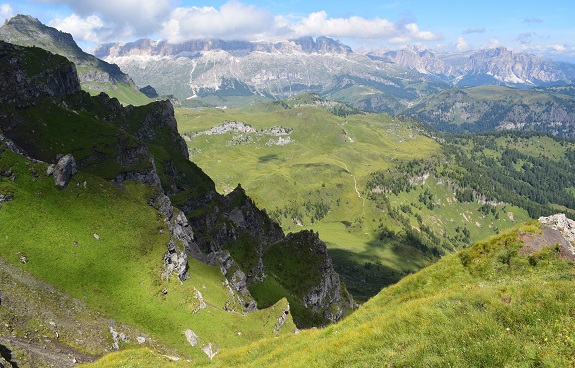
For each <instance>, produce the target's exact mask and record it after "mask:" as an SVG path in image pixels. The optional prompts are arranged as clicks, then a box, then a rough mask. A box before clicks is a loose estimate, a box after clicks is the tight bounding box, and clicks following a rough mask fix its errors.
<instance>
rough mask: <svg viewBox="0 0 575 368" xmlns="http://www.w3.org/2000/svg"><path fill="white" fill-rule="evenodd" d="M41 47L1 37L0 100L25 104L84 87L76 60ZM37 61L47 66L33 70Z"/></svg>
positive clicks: (14, 104) (15, 104) (18, 104)
mask: <svg viewBox="0 0 575 368" xmlns="http://www.w3.org/2000/svg"><path fill="white" fill-rule="evenodd" d="M37 50H39V49H33V48H24V47H19V46H15V45H12V44H9V43H6V42H3V41H0V65H2V69H1V70H0V90H1V91H2V93H0V104H3V103H7V104H11V105H13V106H15V107H17V108H25V107H29V106H32V105H34V104H35V103H36V102H37V101H38V99H40V98H42V97H55V98H60V97H63V96H66V95H68V94H71V93H75V92H78V91H80V89H81V88H80V82H79V80H78V76H77V74H76V67H75V66H74V64H72V63H70V62H69V61H68V60H66V59H65V58H64V57H62V56H58V55H52V54H49V53H45V52H40V53H38V52H37ZM38 58H40V60H38ZM33 62H43V63H45V65H47V67H46V68H41V69H39V70H35V71H33V70H30V64H31V63H33ZM1 118H2V116H1V115H0V119H1ZM5 129H6V128H5ZM4 131H5V133H6V130H4Z"/></svg>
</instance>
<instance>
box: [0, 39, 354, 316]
mask: <svg viewBox="0 0 575 368" xmlns="http://www.w3.org/2000/svg"><path fill="white" fill-rule="evenodd" d="M0 59H1V60H2V61H4V60H6V63H5V65H7V67H6V68H5V69H4V70H3V71H2V73H1V74H0V77H1V78H0V84H2V86H4V87H5V88H3V89H2V91H3V92H2V96H0V132H1V133H2V134H3V135H4V136H5V137H6V138H7V139H9V140H11V141H12V142H13V143H14V145H15V146H16V147H18V148H19V150H20V151H21V152H23V153H24V154H25V155H27V156H29V157H31V158H33V159H35V160H41V161H44V162H47V163H56V161H57V160H58V159H59V158H60V157H62V155H64V154H72V155H73V157H74V159H75V162H76V164H77V169H78V170H80V171H84V172H86V173H89V174H92V175H97V176H100V177H102V178H104V179H106V180H108V181H112V182H114V183H117V184H121V183H123V182H124V181H126V180H136V181H139V182H142V183H145V184H149V185H152V186H155V187H156V188H157V189H158V190H159V191H160V192H161V193H163V194H162V196H163V197H155V198H153V199H152V200H151V201H150V204H151V205H152V206H154V208H156V209H157V210H158V211H160V213H161V214H162V215H163V216H164V218H165V221H166V222H167V223H168V224H169V226H168V227H169V229H170V233H171V238H170V241H169V243H168V244H167V247H168V252H167V253H166V256H165V257H164V261H165V266H166V268H167V269H169V272H168V273H171V272H176V273H177V275H178V278H179V279H180V280H182V281H183V280H185V279H186V278H187V277H188V276H191V275H192V274H193V270H189V269H188V265H187V262H186V257H187V255H186V254H185V253H182V251H183V250H184V249H185V251H186V252H187V254H189V255H191V256H193V257H194V258H197V259H199V260H202V261H204V262H206V263H208V264H212V265H217V266H220V268H221V270H222V272H223V273H224V274H225V275H226V277H227V278H228V280H229V282H230V284H231V285H232V287H233V288H234V289H235V290H236V291H237V292H240V293H241V294H242V295H243V301H244V307H245V308H246V309H247V310H248V311H249V310H254V309H255V307H256V303H255V302H254V298H253V297H252V291H254V290H255V292H253V294H254V295H255V301H256V302H257V303H258V304H261V306H269V305H271V304H274V303H275V302H277V301H279V300H280V299H281V298H283V297H287V298H288V300H289V301H290V303H292V304H293V305H292V307H293V308H292V311H293V314H294V319H295V320H296V323H298V326H302V327H307V326H313V325H323V324H326V323H328V322H329V321H335V320H338V319H340V318H341V317H342V316H343V312H344V311H345V310H347V309H349V308H350V307H351V306H353V301H352V299H351V297H350V296H349V295H348V294H347V292H346V291H345V287H343V285H342V284H340V282H339V278H338V276H337V274H336V273H335V271H334V270H333V267H332V264H331V260H330V259H329V256H328V255H327V252H326V251H325V245H324V244H323V243H321V241H319V239H317V236H315V237H314V236H308V235H309V234H308V235H306V234H300V235H290V236H288V237H285V236H284V234H283V232H282V230H281V228H280V227H279V226H278V225H277V224H276V223H274V222H273V221H272V220H270V219H269V217H268V216H267V214H266V213H265V212H264V211H261V210H259V209H257V208H256V206H255V205H254V203H253V201H251V199H249V198H248V197H247V196H246V194H245V192H244V191H243V190H242V189H241V187H238V188H237V189H236V190H235V191H233V192H232V193H230V194H229V195H228V196H222V195H219V194H218V193H216V191H215V188H214V183H213V181H212V180H211V179H210V178H209V177H208V176H206V175H205V174H204V173H203V172H202V171H201V169H199V168H198V167H197V166H196V165H195V164H193V163H192V162H190V161H189V159H188V151H187V147H186V144H185V142H184V140H183V139H182V138H181V137H180V136H179V134H178V132H177V123H176V120H175V118H174V111H173V107H172V106H171V104H170V103H169V102H168V101H160V102H154V103H151V104H149V105H146V106H141V107H132V106H128V107H123V106H122V105H121V104H120V103H119V102H118V100H116V99H114V98H109V97H108V96H106V95H105V94H100V95H98V96H95V97H90V96H89V95H88V94H87V93H85V92H81V91H80V88H79V82H78V78H77V76H76V74H75V69H74V66H73V64H71V63H70V62H68V61H66V60H65V59H64V58H62V57H59V56H55V55H52V54H50V53H47V52H45V51H43V50H41V49H38V48H23V47H19V46H13V45H10V44H7V43H3V42H2V43H0ZM12 60H16V61H17V62H10V61H12ZM45 61H48V66H47V68H46V67H45ZM50 68H51V69H50ZM17 76H21V77H20V78H18V77H17ZM171 203H174V204H175V206H176V207H178V208H181V209H182V211H183V214H185V216H184V215H183V214H182V213H180V212H179V211H178V210H176V209H174V208H172V205H171ZM186 217H187V218H186ZM188 218H189V223H188ZM296 239H297V240H296ZM296 243H297V244H300V245H299V246H294V244H296ZM306 247H309V248H310V249H316V250H317V251H314V252H313V257H312V258H310V257H302V255H301V254H299V253H300V250H301V249H304V248H306ZM266 249H270V251H267V250H266ZM271 249H273V252H272V251H271ZM306 249H307V248H306ZM280 250H281V252H280V253H282V254H283V257H284V259H288V258H291V259H306V260H308V261H310V263H309V265H310V267H309V269H308V271H307V273H305V274H301V273H297V272H292V273H282V272H279V271H278V272H275V273H274V275H273V284H274V285H272V281H271V280H272V278H269V277H268V274H267V272H268V269H269V270H277V269H278V266H277V265H276V264H275V263H274V262H276V258H277V257H272V256H269V255H271V254H274V252H277V251H280ZM286 257H287V258H286ZM316 266H318V267H317V268H316ZM192 277H193V276H192ZM286 277H288V278H289V279H286ZM310 280H314V282H313V283H310ZM278 285H279V287H277V286H278ZM300 285H306V287H305V288H302V287H300ZM272 286H273V287H272ZM272 289H273V290H274V291H273V293H272V292H271V290H272ZM278 290H279V292H278Z"/></svg>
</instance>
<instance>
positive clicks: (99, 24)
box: [49, 14, 106, 43]
mask: <svg viewBox="0 0 575 368" xmlns="http://www.w3.org/2000/svg"><path fill="white" fill-rule="evenodd" d="M49 25H50V26H52V27H54V28H57V29H59V30H61V31H64V32H68V33H71V34H72V35H73V36H74V38H75V39H78V40H82V41H87V42H94V43H98V42H101V41H102V39H105V38H106V37H103V33H104V31H105V28H104V22H103V21H102V20H101V19H100V18H99V17H98V16H96V15H90V16H88V17H86V18H81V17H79V16H78V15H76V14H72V15H70V16H68V17H66V18H63V19H59V18H56V19H53V20H52V21H50V24H49Z"/></svg>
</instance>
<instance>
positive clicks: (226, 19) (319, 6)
mask: <svg viewBox="0 0 575 368" xmlns="http://www.w3.org/2000/svg"><path fill="white" fill-rule="evenodd" d="M19 13H22V14H29V15H32V16H34V17H36V18H38V19H40V20H41V21H42V22H43V23H45V24H48V25H51V26H53V27H56V28H58V29H61V30H63V31H66V32H69V33H71V34H72V35H73V36H74V38H75V39H76V41H77V42H78V43H80V45H81V46H83V47H84V48H87V49H89V48H90V47H93V46H94V45H96V44H98V43H106V42H115V41H124V42H126V41H132V40H136V39H138V38H143V37H149V38H153V39H166V40H168V41H170V42H182V41H186V40H189V39H197V38H222V39H241V40H279V39H287V38H294V37H301V36H313V37H317V36H322V35H324V36H330V37H334V38H337V39H340V40H341V41H342V42H344V43H346V44H348V45H350V46H351V47H352V48H354V49H355V50H360V49H370V50H371V49H398V48H401V47H403V46H406V45H414V44H417V45H420V46H421V47H424V48H432V49H436V50H438V51H442V52H456V51H466V50H473V49H479V48H488V47H496V46H505V47H508V48H510V49H512V50H514V51H517V52H530V53H534V54H537V55H540V56H545V57H549V58H553V59H556V60H563V61H570V62H575V21H573V17H574V14H575V2H573V1H566V0H562V1H558V0H548V1H545V2H541V1H525V0H524V1H513V0H512V1H505V0H499V1H492V0H483V1H474V2H467V1H422V0H412V1H402V0H395V1H393V0H391V1H349V0H348V1H309V0H305V1H304V0H292V1H277V0H244V1H240V0H228V1H188V0H114V1H108V0H17V1H15V0H14V1H12V0H0V21H1V20H2V19H6V18H9V17H11V16H13V15H15V14H19Z"/></svg>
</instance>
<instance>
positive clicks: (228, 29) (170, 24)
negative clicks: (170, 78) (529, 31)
mask: <svg viewBox="0 0 575 368" xmlns="http://www.w3.org/2000/svg"><path fill="white" fill-rule="evenodd" d="M35 1H37V2H43V3H51V4H60V5H66V6H67V7H68V8H69V9H70V10H72V11H73V12H74V14H72V15H70V16H68V17H66V18H63V19H54V20H53V21H52V22H51V23H50V24H51V25H53V26H55V27H57V28H59V29H61V30H64V31H66V32H70V33H72V35H73V36H74V37H75V38H76V39H77V40H79V41H88V42H108V41H128V40H131V39H134V38H140V37H157V36H160V37H162V38H165V39H167V40H168V41H170V42H173V43H178V42H183V41H187V40H191V39H200V38H222V39H227V40H256V39H287V38H297V37H303V36H313V37H317V36H328V37H336V38H337V37H340V38H356V39H362V40H370V42H376V41H377V42H380V43H381V42H387V43H391V44H397V43H413V42H424V41H432V40H439V39H442V35H441V34H439V33H435V32H431V31H428V30H421V29H420V28H419V26H418V25H417V24H416V23H415V22H413V21H412V20H408V19H400V20H398V21H396V22H392V21H390V20H387V19H382V18H378V17H375V18H369V19H368V18H364V17H359V16H351V17H347V18H330V17H329V16H328V14H327V13H326V12H325V11H319V12H314V13H311V14H308V15H306V16H303V17H294V16H291V15H274V14H272V13H271V12H270V11H268V10H266V9H263V8H259V7H256V6H253V5H247V4H244V3H242V2H239V1H237V0H228V2H226V3H225V4H223V5H222V6H220V7H219V8H215V7H211V6H204V7H200V6H190V7H176V8H174V7H173V5H174V4H175V3H177V2H179V0H114V1H106V0H35Z"/></svg>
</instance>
